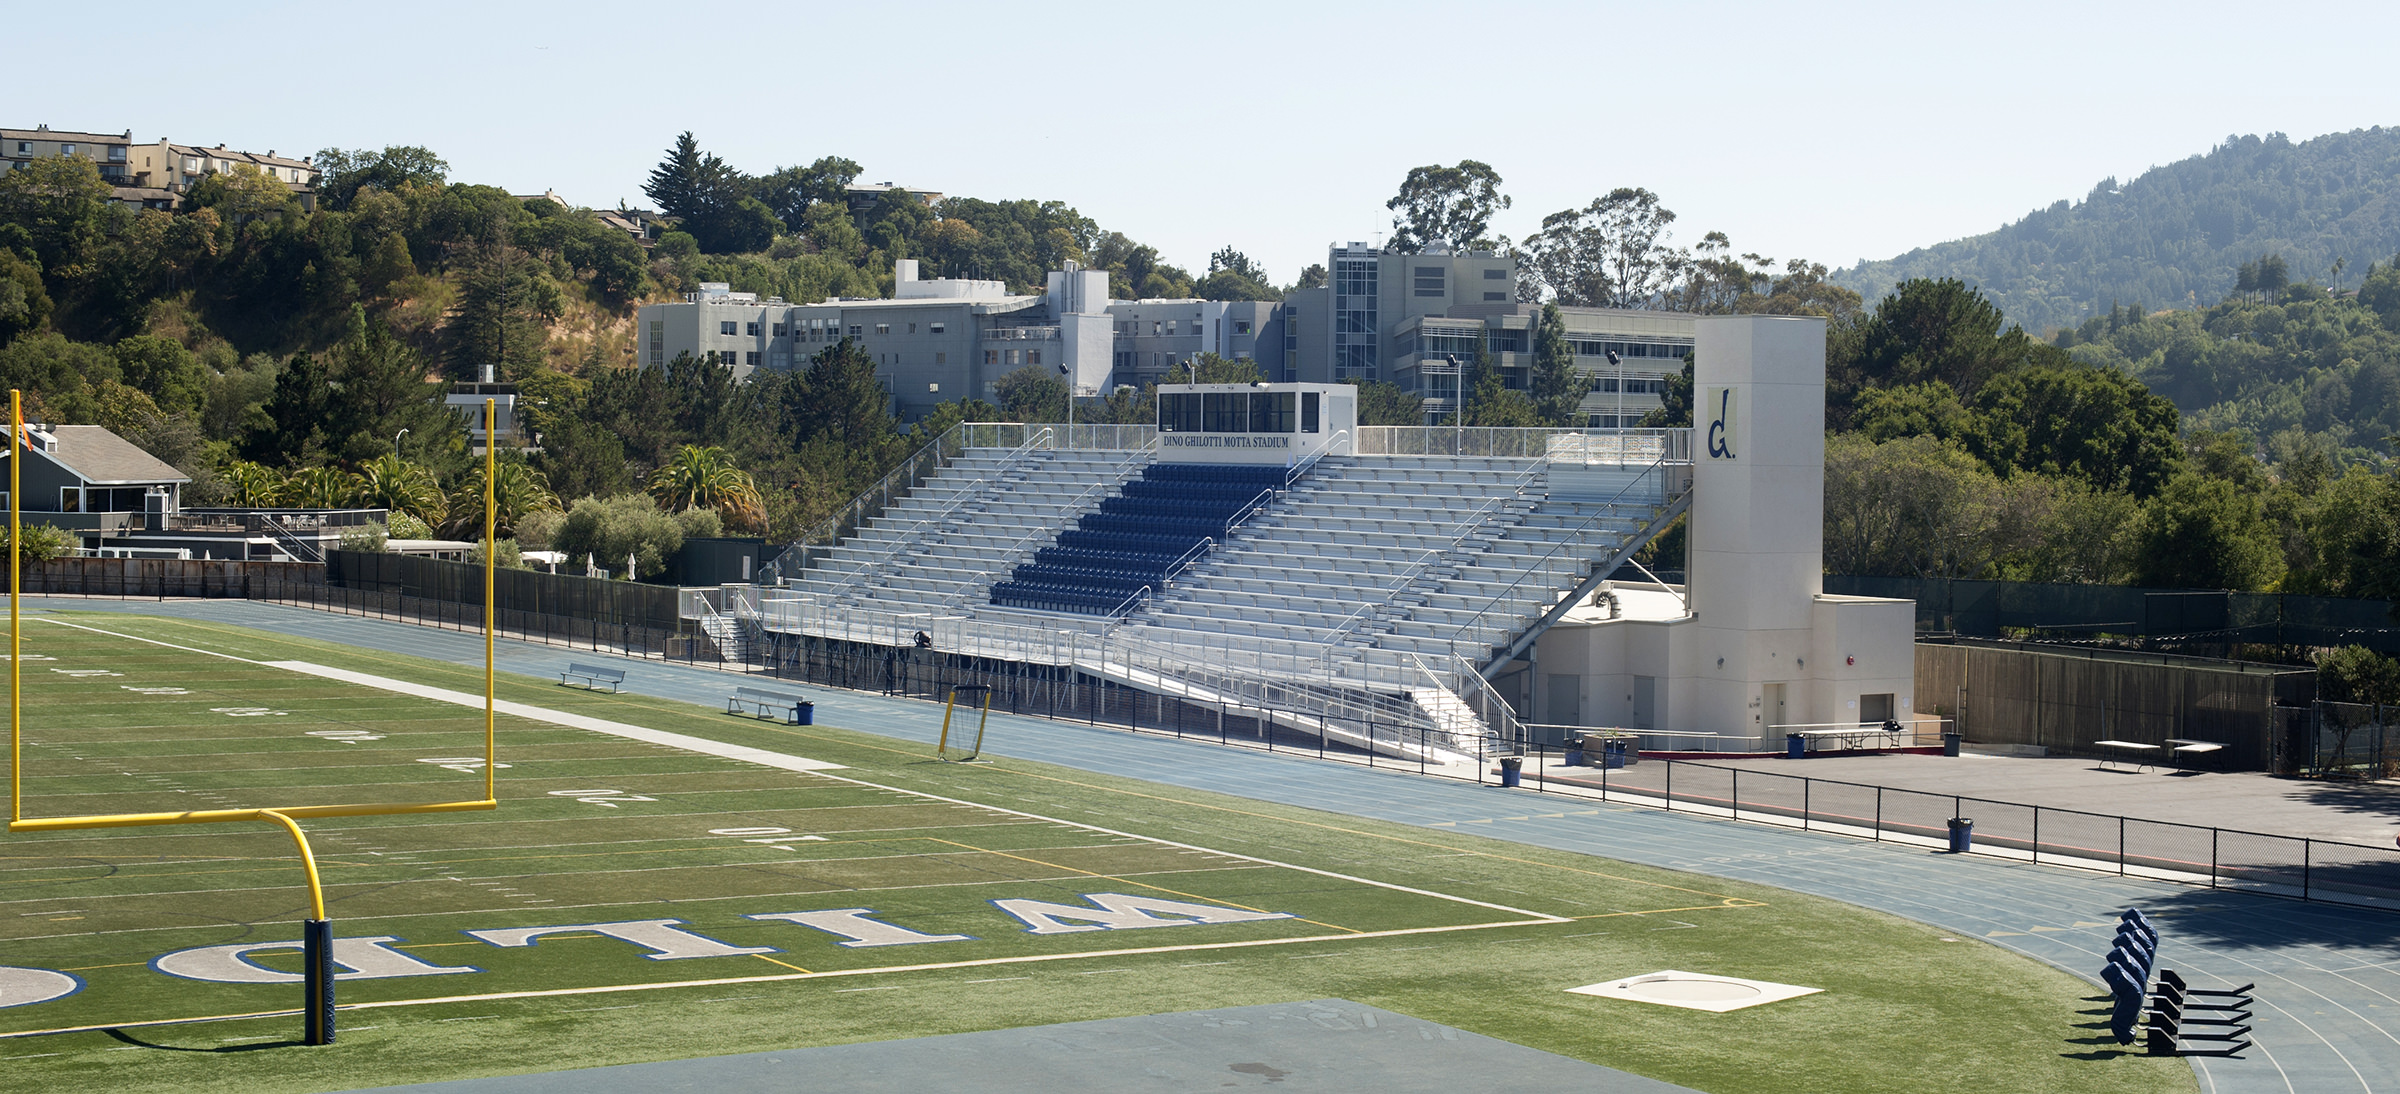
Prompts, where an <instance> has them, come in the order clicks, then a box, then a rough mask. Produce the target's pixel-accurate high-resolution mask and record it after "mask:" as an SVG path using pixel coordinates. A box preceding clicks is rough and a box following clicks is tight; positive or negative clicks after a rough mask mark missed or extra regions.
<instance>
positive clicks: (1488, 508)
mask: <svg viewBox="0 0 2400 1094" xmlns="http://www.w3.org/2000/svg"><path fill="white" fill-rule="evenodd" d="M1548 470H1549V466H1548V465H1547V464H1544V465H1541V466H1537V467H1535V468H1533V469H1532V470H1530V471H1527V472H1525V473H1524V474H1522V475H1519V476H1517V481H1516V483H1515V484H1514V485H1512V486H1511V487H1510V488H1509V492H1508V493H1506V494H1494V495H1492V498H1491V500H1489V501H1486V502H1484V503H1483V504H1482V505H1481V506H1479V507H1477V508H1476V510H1475V511H1474V512H1473V513H1470V514H1468V515H1467V518H1466V519H1465V520H1463V521H1460V522H1459V532H1458V534H1457V535H1455V536H1452V537H1451V538H1450V542H1448V543H1446V544H1443V545H1442V546H1440V547H1432V548H1428V549H1427V550H1426V551H1425V553H1424V554H1423V555H1421V556H1419V557H1418V559H1417V562H1416V564H1415V565H1413V566H1410V567H1409V568H1408V570H1407V572H1405V573H1403V574H1401V575H1400V580H1399V581H1398V582H1396V583H1394V584H1392V585H1391V586H1389V587H1387V588H1385V589H1384V592H1383V599H1382V600H1379V601H1375V602H1373V603H1370V604H1364V605H1360V607H1359V609H1358V611H1353V612H1351V613H1350V616H1349V618H1347V619H1344V620H1342V625H1341V626H1339V627H1336V628H1334V629H1333V630H1331V631H1329V632H1327V633H1326V635H1325V641H1327V642H1328V643H1331V642H1337V641H1339V640H1340V639H1341V637H1342V635H1344V634H1346V633H1348V632H1349V630H1350V628H1351V627H1352V626H1353V625H1354V624H1355V623H1356V622H1357V620H1358V618H1359V613H1360V612H1362V611H1368V610H1381V609H1383V608H1387V607H1390V606H1391V605H1392V603H1393V602H1394V601H1396V600H1398V599H1400V594H1401V593H1403V592H1406V591H1407V590H1408V588H1409V587H1410V586H1412V585H1415V584H1416V583H1417V579H1418V578H1420V577H1422V576H1424V573H1425V571H1426V569H1427V568H1429V567H1431V566H1432V565H1433V564H1434V562H1435V561H1436V560H1437V559H1439V558H1441V557H1442V556H1443V555H1447V554H1449V553H1450V552H1452V551H1455V550H1458V545H1459V544H1461V543H1465V542H1466V541H1467V537H1469V536H1472V535H1474V534H1475V533H1476V532H1477V531H1478V530H1479V529H1480V528H1481V526H1482V524H1483V522H1484V521H1486V520H1489V519H1491V513H1492V510H1493V509H1495V508H1497V507H1499V506H1502V505H1505V504H1507V503H1508V502H1511V501H1515V500H1516V499H1518V498H1521V497H1523V496H1525V487H1526V485H1527V484H1528V483H1531V482H1532V481H1533V477H1534V476H1535V475H1539V474H1542V473H1543V472H1546V471H1548Z"/></svg>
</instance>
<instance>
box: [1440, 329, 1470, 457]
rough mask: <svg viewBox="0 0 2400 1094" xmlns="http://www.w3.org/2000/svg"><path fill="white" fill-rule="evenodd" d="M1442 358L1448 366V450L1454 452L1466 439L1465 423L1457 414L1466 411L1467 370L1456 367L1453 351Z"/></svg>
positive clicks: (1456, 359) (1456, 358)
mask: <svg viewBox="0 0 2400 1094" xmlns="http://www.w3.org/2000/svg"><path fill="white" fill-rule="evenodd" d="M1442 360H1443V361H1444V362H1447V363H1448V364H1449V366H1450V450H1451V451H1452V452H1453V453H1456V452H1457V451H1458V446H1459V445H1460V444H1462V443H1464V442H1465V440H1466V423H1464V422H1462V421H1460V420H1459V415H1461V414H1464V413H1466V411H1467V372H1466V370H1465V369H1462V368H1460V367H1458V355H1457V354H1455V353H1445V354H1443V355H1442Z"/></svg>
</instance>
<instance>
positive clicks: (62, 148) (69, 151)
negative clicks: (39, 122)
mask: <svg viewBox="0 0 2400 1094" xmlns="http://www.w3.org/2000/svg"><path fill="white" fill-rule="evenodd" d="M58 154H59V155H62V156H72V155H74V154H75V146H74V145H71V144H62V145H59V146H58Z"/></svg>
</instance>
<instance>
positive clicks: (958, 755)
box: [933, 684, 992, 764]
mask: <svg viewBox="0 0 2400 1094" xmlns="http://www.w3.org/2000/svg"><path fill="white" fill-rule="evenodd" d="M961 693H964V694H965V695H967V696H968V697H969V698H968V702H970V703H974V704H975V705H976V706H977V707H978V708H979V709H980V713H979V714H978V715H977V717H976V719H975V743H974V744H971V745H968V744H961V745H959V746H958V747H956V748H953V747H951V745H950V715H951V713H952V712H953V711H956V710H957V709H958V697H959V695H960V694H961ZM979 700H980V701H979ZM991 722H992V686H991V685H990V684H954V685H952V686H951V688H950V700H949V702H947V703H945V704H943V706H942V736H941V739H940V740H939V741H936V742H935V743H934V746H933V754H934V755H935V756H938V757H940V758H941V759H943V760H945V761H947V762H949V763H960V764H963V763H972V762H974V761H975V759H976V758H977V757H979V756H982V755H983V731H984V727H986V726H989V725H990V724H991ZM959 729H960V730H961V731H962V735H963V731H964V730H965V729H966V727H965V726H960V727H959Z"/></svg>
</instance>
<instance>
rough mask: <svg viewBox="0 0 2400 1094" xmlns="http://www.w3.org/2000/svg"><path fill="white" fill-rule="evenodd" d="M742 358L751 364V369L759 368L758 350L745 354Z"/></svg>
mask: <svg viewBox="0 0 2400 1094" xmlns="http://www.w3.org/2000/svg"><path fill="white" fill-rule="evenodd" d="M742 357H743V359H744V360H745V361H746V362H747V363H748V364H749V366H750V367H751V368H757V367H758V351H757V350H752V351H750V352H748V353H745V354H743V355H742Z"/></svg>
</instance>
